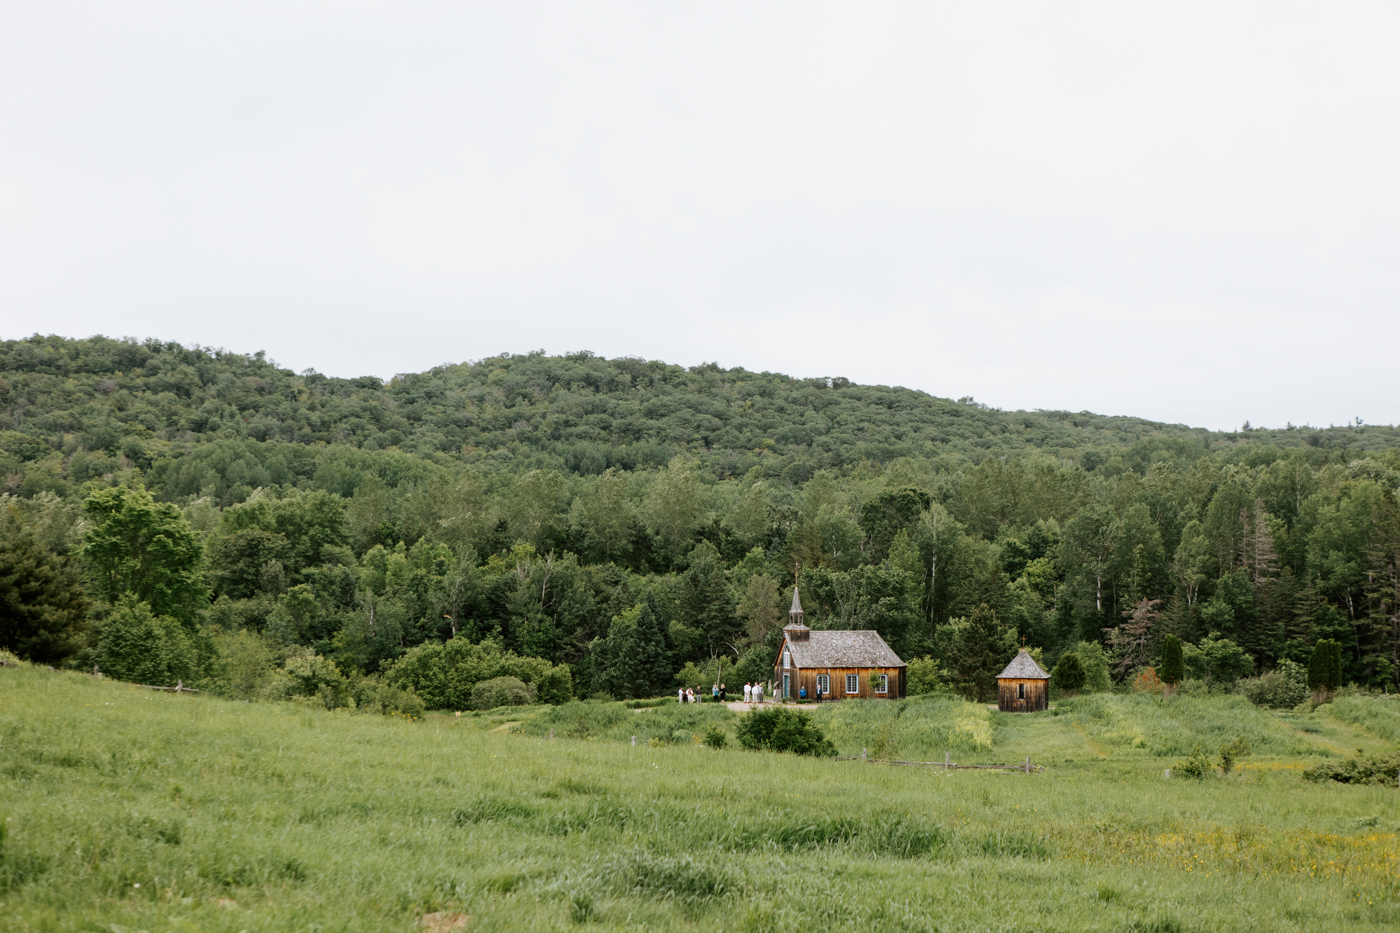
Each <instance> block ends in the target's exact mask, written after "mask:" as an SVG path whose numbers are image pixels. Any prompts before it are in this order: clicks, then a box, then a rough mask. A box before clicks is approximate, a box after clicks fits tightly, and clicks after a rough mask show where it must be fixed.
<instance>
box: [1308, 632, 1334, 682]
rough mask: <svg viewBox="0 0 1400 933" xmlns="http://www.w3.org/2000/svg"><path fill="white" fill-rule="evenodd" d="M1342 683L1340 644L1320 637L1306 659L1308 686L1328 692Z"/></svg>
mask: <svg viewBox="0 0 1400 933" xmlns="http://www.w3.org/2000/svg"><path fill="white" fill-rule="evenodd" d="M1341 685H1342V646H1341V645H1339V644H1337V642H1335V641H1333V640H1332V639H1330V638H1320V639H1318V641H1317V644H1315V645H1313V651H1312V657H1311V658H1310V659H1309V660H1308V686H1309V687H1310V688H1311V689H1313V690H1316V691H1319V692H1322V693H1330V692H1331V691H1333V690H1336V689H1337V688H1338V687H1340V686H1341Z"/></svg>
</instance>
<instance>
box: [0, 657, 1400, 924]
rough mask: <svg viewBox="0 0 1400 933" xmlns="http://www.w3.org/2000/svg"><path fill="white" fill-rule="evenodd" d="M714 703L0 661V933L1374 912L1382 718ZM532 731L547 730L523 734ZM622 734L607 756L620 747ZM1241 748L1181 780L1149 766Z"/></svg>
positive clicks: (1393, 704)
mask: <svg viewBox="0 0 1400 933" xmlns="http://www.w3.org/2000/svg"><path fill="white" fill-rule="evenodd" d="M738 715H742V714H735V713H732V712H730V711H728V710H726V709H723V708H719V707H713V706H700V707H686V708H681V707H678V706H677V705H675V704H664V705H660V706H656V707H654V708H643V709H637V710H634V709H631V708H628V707H627V706H624V705H623V704H616V703H601V702H581V703H573V704H567V705H565V706H562V707H555V708H536V709H525V710H519V709H517V710H500V711H496V712H494V713H490V714H479V715H478V714H468V715H463V716H461V717H456V716H446V715H430V716H429V717H428V718H427V719H425V720H421V721H406V720H403V719H394V718H387V717H380V716H371V715H353V714H347V713H344V712H335V713H331V712H326V711H324V710H316V709H312V708H309V707H302V706H297V705H293V704H289V703H283V704H256V703H251V704H250V703H235V702H229V701H222V700H216V699H212V698H206V697H201V696H188V695H185V696H167V695H163V694H156V693H153V692H151V691H145V690H137V689H135V688H130V687H125V686H121V685H118V684H112V683H104V682H98V681H95V680H93V679H91V678H87V677H82V676H78V675H73V674H62V673H51V672H49V671H47V670H44V669H41V668H35V667H23V668H19V669H13V668H9V669H0V820H3V824H0V825H3V827H4V831H3V837H2V838H0V929H4V930H6V931H31V930H32V931H41V930H94V931H96V930H105V931H116V933H122V931H127V933H133V931H138V930H144V931H147V933H165V931H228V933H238V931H245V930H246V931H276V930H319V931H341V930H343V931H361V930H364V931H369V930H374V931H379V930H403V931H410V930H423V929H427V930H433V931H439V930H451V929H465V930H529V929H575V928H577V929H598V930H603V929H634V930H643V929H648V930H655V929H695V930H704V931H707V933H714V931H732V930H751V931H763V933H774V931H789V930H791V931H799V930H801V931H824V930H830V929H861V930H871V931H873V930H945V931H955V930H1025V931H1031V930H1037V931H1041V930H1051V931H1055V930H1064V931H1071V930H1105V931H1147V930H1155V931H1175V930H1181V931H1187V930H1237V929H1238V930H1244V929H1261V928H1267V929H1270V930H1279V931H1288V930H1299V931H1302V930H1317V929H1346V930H1373V929H1374V930H1381V929H1386V930H1391V929H1395V928H1396V926H1397V924H1400V846H1397V843H1400V834H1398V833H1400V791H1397V790H1396V789H1394V788H1383V787H1354V786H1343V785H1338V784H1310V783H1306V782H1304V781H1302V780H1301V779H1300V772H1301V769H1302V768H1303V767H1305V766H1307V765H1308V764H1310V763H1314V762H1316V761H1320V760H1324V759H1326V758H1328V757H1338V756H1347V755H1351V754H1354V753H1355V752H1356V751H1357V750H1358V749H1361V750H1364V751H1366V752H1367V753H1372V752H1381V751H1390V750H1393V749H1394V747H1395V743H1396V737H1397V735H1400V702H1397V701H1396V700H1388V699H1378V698H1342V699H1339V700H1338V701H1337V702H1336V703H1334V704H1332V705H1331V706H1326V707H1323V708H1321V709H1319V710H1318V711H1317V712H1314V713H1298V712H1293V713H1281V714H1276V713H1270V712H1266V711H1263V710H1259V709H1257V708H1255V707H1253V706H1251V705H1250V704H1248V703H1247V702H1245V701H1243V700H1241V699H1239V698H1236V697H1211V698H1190V697H1178V698H1176V699H1175V700H1173V701H1172V702H1171V703H1170V704H1169V705H1167V706H1165V707H1164V706H1163V705H1162V704H1161V703H1160V701H1158V700H1156V699H1154V698H1152V697H1148V696H1110V695H1096V696H1090V697H1083V698H1079V699H1076V700H1072V701H1065V702H1062V703H1060V704H1057V706H1056V708H1055V709H1054V710H1052V711H1051V712H1049V713H1042V714H1036V715H1033V716H1008V715H1003V714H999V713H995V712H991V711H988V710H987V709H986V707H983V706H976V705H973V704H968V703H963V702H961V701H958V700H956V699H952V698H945V697H928V698H916V699H913V700H910V701H907V702H904V703H897V702H888V703H883V702H882V703H865V704H858V703H843V704H832V705H828V706H824V707H822V708H820V709H816V710H814V716H816V717H817V719H818V720H819V721H820V722H821V724H822V726H823V728H824V729H825V730H826V731H827V733H828V735H830V736H831V737H832V738H833V740H834V741H835V743H836V745H837V747H838V749H839V750H840V751H841V753H842V754H852V753H854V754H859V752H860V749H861V748H869V749H872V752H873V751H874V750H877V749H878V750H881V751H883V752H885V753H887V754H890V755H894V756H897V757H900V758H905V759H918V760H942V756H943V753H944V752H945V751H947V752H949V753H951V754H952V756H953V759H954V760H955V761H960V762H964V763H974V762H983V763H990V762H999V761H1019V760H1021V759H1023V758H1025V757H1026V756H1027V755H1029V756H1030V757H1031V758H1032V760H1033V761H1035V762H1037V763H1040V764H1044V765H1045V766H1046V769H1047V770H1045V771H1043V772H1037V773H1034V774H1031V775H1026V774H1020V773H1000V772H992V771H954V772H951V773H944V772H942V771H937V770H930V769H919V768H901V767H892V766H888V765H882V764H863V763H860V762H837V761H828V760H810V759H801V758H796V757H793V756H785V755H773V754H764V753H753V752H747V751H743V750H740V749H738V748H737V747H735V746H734V745H733V744H732V743H731V745H730V747H728V748H726V749H724V750H720V751H716V750H714V749H711V748H707V747H704V746H702V745H700V744H698V742H697V739H698V736H699V734H700V733H701V732H702V731H703V730H705V729H707V728H709V727H710V726H711V725H715V726H718V727H719V728H721V729H725V730H727V731H728V732H729V733H730V735H731V736H732V733H733V727H734V723H735V722H736V717H737V716H738ZM551 729H553V730H554V733H555V738H554V739H550V738H549V733H550V730H551ZM633 735H636V736H637V744H636V746H633V745H632V744H631V736H633ZM1236 739H1244V740H1245V742H1246V743H1247V744H1248V745H1249V746H1250V747H1251V748H1252V750H1253V754H1252V755H1249V756H1247V757H1244V758H1242V759H1240V761H1239V763H1238V765H1237V768H1236V771H1235V772H1234V773H1232V774H1230V775H1229V776H1226V777H1217V778H1212V779H1207V780H1205V781H1192V780H1181V779H1173V780H1171V781H1167V780H1164V779H1163V775H1162V771H1163V769H1164V768H1165V767H1170V766H1171V765H1172V764H1173V763H1174V761H1175V757H1176V756H1180V755H1186V754H1189V753H1190V752H1191V751H1192V750H1193V749H1194V748H1195V747H1196V746H1197V745H1199V746H1201V747H1202V748H1204V749H1206V750H1207V751H1210V752H1212V753H1213V752H1214V751H1215V749H1216V748H1217V747H1218V746H1219V745H1221V744H1223V743H1225V742H1228V741H1233V740H1236Z"/></svg>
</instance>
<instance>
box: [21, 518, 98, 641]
mask: <svg viewBox="0 0 1400 933" xmlns="http://www.w3.org/2000/svg"><path fill="white" fill-rule="evenodd" d="M87 613H88V598H87V594H86V593H85V592H84V591H83V586H82V581H81V578H80V575H79V573H78V570H77V568H76V567H75V566H74V564H73V561H72V560H70V559H69V558H68V557H67V556H66V555H63V554H57V553H54V552H53V551H51V550H49V549H48V548H46V547H44V546H43V545H42V544H40V543H39V542H38V541H37V540H36V539H35V538H34V536H33V535H32V534H30V533H29V532H28V531H26V530H24V529H23V528H22V527H20V526H19V522H18V521H8V520H6V517H5V516H3V515H0V648H3V649H5V650H7V651H12V652H14V653H15V654H17V655H18V656H20V657H22V658H26V659H28V660H30V661H35V662H38V663H41V664H57V663H59V662H60V661H62V660H63V659H64V658H67V657H69V656H70V655H72V654H74V653H75V652H76V651H77V650H78V649H79V648H80V647H81V645H82V641H81V639H82V634H83V631H84V629H85V627H86V624H87Z"/></svg>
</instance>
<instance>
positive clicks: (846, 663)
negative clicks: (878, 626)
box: [787, 629, 906, 667]
mask: <svg viewBox="0 0 1400 933" xmlns="http://www.w3.org/2000/svg"><path fill="white" fill-rule="evenodd" d="M787 644H788V647H789V648H791V649H792V663H793V664H795V665H797V666H798V667H905V666H906V665H905V663H904V662H903V661H901V660H900V659H899V655H897V654H895V653H894V651H892V650H891V649H890V646H889V645H887V644H885V640H884V639H883V638H881V637H880V633H879V632H850V631H846V632H823V631H821V630H820V629H813V630H812V633H811V634H810V635H808V636H807V638H806V639H803V640H800V641H799V640H795V639H791V638H789V639H788V640H787Z"/></svg>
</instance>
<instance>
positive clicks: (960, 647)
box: [939, 604, 1016, 703]
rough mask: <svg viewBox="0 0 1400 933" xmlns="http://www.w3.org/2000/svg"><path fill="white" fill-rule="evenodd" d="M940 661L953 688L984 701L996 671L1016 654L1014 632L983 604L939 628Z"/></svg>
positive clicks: (993, 689)
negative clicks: (945, 667) (964, 617)
mask: <svg viewBox="0 0 1400 933" xmlns="http://www.w3.org/2000/svg"><path fill="white" fill-rule="evenodd" d="M939 636H940V639H941V640H942V651H941V655H942V661H943V663H944V665H946V666H947V668H948V670H949V672H950V673H951V675H952V680H953V683H954V685H955V686H956V688H957V691H958V692H959V693H961V694H962V695H963V696H965V697H968V698H969V699H972V700H975V701H976V702H978V703H984V702H986V701H987V699H988V698H990V697H991V696H992V695H993V694H994V692H995V691H996V675H997V674H999V673H1000V672H1001V669H1002V668H1004V667H1005V666H1006V664H1007V662H1009V661H1010V660H1011V659H1012V658H1013V657H1015V656H1016V633H1015V632H1014V631H1012V630H1011V629H1010V628H1008V627H1007V626H1006V625H1005V624H1004V623H1003V622H1002V621H1001V619H1000V618H998V616H997V614H996V613H995V612H994V611H993V610H992V609H991V608H990V607H989V606H987V605H986V604H983V605H980V606H978V607H977V608H976V609H974V610H972V613H971V615H969V616H968V617H967V618H966V619H956V620H954V621H952V622H950V623H949V624H948V625H946V626H945V627H944V628H943V630H941V631H940V632H939Z"/></svg>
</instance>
